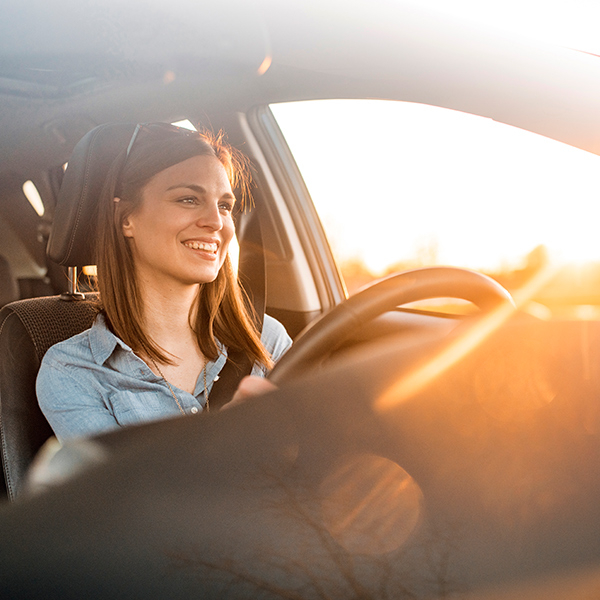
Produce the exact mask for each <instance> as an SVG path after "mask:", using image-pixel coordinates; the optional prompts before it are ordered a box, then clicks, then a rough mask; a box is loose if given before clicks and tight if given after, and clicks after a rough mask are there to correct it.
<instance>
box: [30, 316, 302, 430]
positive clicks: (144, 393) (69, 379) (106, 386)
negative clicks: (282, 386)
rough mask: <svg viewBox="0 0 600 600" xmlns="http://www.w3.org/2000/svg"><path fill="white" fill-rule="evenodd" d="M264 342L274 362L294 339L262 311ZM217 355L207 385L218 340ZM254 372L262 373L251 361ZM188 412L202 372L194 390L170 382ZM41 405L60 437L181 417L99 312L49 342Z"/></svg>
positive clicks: (199, 391) (164, 388) (159, 382)
mask: <svg viewBox="0 0 600 600" xmlns="http://www.w3.org/2000/svg"><path fill="white" fill-rule="evenodd" d="M261 337H262V342H263V344H264V346H265V348H266V350H267V352H269V354H271V356H272V358H273V361H275V362H276V361H277V360H279V358H281V356H282V355H283V354H284V353H285V351H286V350H287V349H288V348H289V347H290V345H291V343H292V341H291V339H290V337H289V336H288V334H287V333H286V331H285V329H284V327H283V325H281V323H279V322H278V321H276V320H275V319H273V318H271V317H269V316H268V315H265V320H264V325H263V331H262V336H261ZM220 351H221V353H220V354H219V357H218V358H217V359H216V360H215V361H211V362H208V363H207V365H206V387H207V391H208V393H209V397H210V390H211V389H212V386H213V383H214V382H215V381H216V380H217V379H218V375H219V373H220V372H221V369H222V368H223V367H224V366H225V363H226V361H227V349H226V348H225V346H223V345H222V344H221V345H220ZM252 375H258V376H263V377H264V376H265V375H266V371H265V369H264V368H263V367H261V366H259V365H257V364H255V365H254V367H253V369H252ZM172 388H173V391H174V393H175V394H176V395H177V398H178V400H179V403H180V404H181V406H182V408H183V410H184V412H185V413H186V414H196V413H198V412H200V411H202V410H203V408H204V405H205V399H204V377H203V374H202V373H200V375H199V376H198V379H197V381H196V386H195V389H194V393H193V394H190V393H189V392H186V391H184V390H180V389H179V388H177V387H175V386H172ZM36 390H37V397H38V402H39V405H40V408H41V409H42V412H43V413H44V415H45V417H46V419H47V420H48V422H49V423H50V426H51V427H52V429H53V430H54V433H55V434H56V436H57V437H58V439H59V440H61V441H62V440H66V439H68V438H73V437H81V436H88V435H96V434H99V433H102V432H105V431H109V430H111V429H115V428H117V427H119V426H127V425H136V424H140V423H146V422H148V421H154V420H158V419H165V418H169V417H176V416H181V411H180V410H179V407H178V406H177V403H176V402H175V399H174V398H173V395H172V394H171V391H170V390H169V387H168V385H167V383H166V382H165V380H164V379H163V378H162V377H159V376H157V375H155V374H154V373H153V372H152V371H151V370H150V368H149V367H148V365H147V364H146V363H145V362H144V361H143V360H142V359H141V358H139V357H138V356H137V355H136V354H134V353H133V351H132V350H131V348H130V347H129V346H127V344H125V343H124V342H123V341H122V340H121V339H119V338H118V337H117V336H116V335H114V334H113V333H112V332H111V331H110V330H109V329H108V327H107V326H106V321H105V319H104V316H103V315H101V314H100V315H98V316H97V317H96V320H95V321H94V323H93V325H92V327H91V328H90V329H88V330H86V331H84V332H82V333H80V334H78V335H75V336H74V337H72V338H70V339H68V340H65V341H64V342H60V343H58V344H55V345H54V346H52V347H51V348H50V349H49V350H48V352H46V355H45V356H44V359H43V360H42V364H41V366H40V370H39V373H38V377H37V382H36Z"/></svg>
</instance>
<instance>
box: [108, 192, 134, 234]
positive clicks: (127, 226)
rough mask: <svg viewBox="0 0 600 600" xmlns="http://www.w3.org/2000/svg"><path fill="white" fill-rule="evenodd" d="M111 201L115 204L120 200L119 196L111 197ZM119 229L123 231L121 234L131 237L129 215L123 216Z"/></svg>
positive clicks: (131, 230)
mask: <svg viewBox="0 0 600 600" xmlns="http://www.w3.org/2000/svg"><path fill="white" fill-rule="evenodd" d="M113 202H114V203H115V204H117V203H118V202H121V198H113ZM121 229H122V231H123V235H124V236H125V237H130V238H132V237H133V225H132V224H131V221H130V219H129V217H125V218H124V219H123V224H122V225H121Z"/></svg>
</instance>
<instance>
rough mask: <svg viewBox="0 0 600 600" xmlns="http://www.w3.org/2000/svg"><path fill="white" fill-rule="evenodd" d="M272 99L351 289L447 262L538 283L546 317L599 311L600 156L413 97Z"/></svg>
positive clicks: (511, 281) (532, 305)
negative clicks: (599, 229)
mask: <svg viewBox="0 0 600 600" xmlns="http://www.w3.org/2000/svg"><path fill="white" fill-rule="evenodd" d="M272 110H273V113H274V114H275V117H276V119H277V120H278V122H279V124H280V127H281V128H282V131H283V133H284V135H285V137H286V139H287V141H288V143H289V145H290V147H291V150H292V152H293V154H294V156H295V158H296V161H297V163H298V166H299V168H300V170H301V172H302V174H303V177H304V179H305V182H306V184H307V186H308V189H309V191H310V193H311V196H312V198H313V201H314V203H315V206H316V208H317V211H318V212H319V214H320V217H321V220H322V223H323V226H324V228H325V230H326V233H327V236H328V238H329V241H330V244H331V247H332V250H333V252H334V255H335V257H336V260H337V261H338V264H339V267H340V269H341V271H342V274H343V277H344V279H345V283H346V285H347V288H348V290H349V292H350V293H353V292H354V291H356V290H357V289H358V288H360V287H361V286H362V285H364V284H365V283H368V282H369V281H372V280H373V279H376V278H379V277H382V276H385V275H387V274H390V273H392V272H396V271H403V270H407V269H412V268H419V267H426V266H433V265H450V266H458V267H466V268H470V269H475V270H479V271H483V272H485V273H487V274H489V275H491V276H492V277H494V278H495V279H497V280H498V281H499V282H500V283H502V284H503V285H504V286H506V287H507V288H508V289H509V290H510V291H512V292H513V293H517V292H518V291H519V290H522V289H523V286H525V285H526V284H527V285H529V286H530V287H529V288H528V289H527V294H529V298H528V300H527V302H526V308H527V310H529V311H530V312H532V313H535V314H536V315H537V316H544V317H549V316H569V317H573V316H575V317H576V316H578V315H584V314H585V315H588V316H589V315H590V314H591V313H590V311H595V309H596V305H600V243H598V241H597V231H596V230H597V223H598V218H599V217H600V198H599V190H598V182H599V181H600V157H598V156H596V155H592V154H590V153H587V152H584V151H582V150H579V149H576V148H573V147H571V146H567V145H565V144H562V143H559V142H556V141H555V140H550V139H548V138H544V137H542V136H539V135H536V134H533V133H531V132H528V131H524V130H521V129H517V128H514V127H510V126H507V125H504V124H501V123H497V122H495V121H492V120H491V119H486V118H482V117H478V116H474V115H470V114H465V113H461V112H457V111H451V110H447V109H442V108H439V107H432V106H425V105H420V104H414V103H403V102H383V101H371V100H364V101H357V100H345V101H314V102H301V103H290V104H280V105H275V106H273V107H272ZM534 277H535V278H536V279H535V286H536V288H537V289H530V288H531V282H532V279H533V278H534ZM596 281H597V282H598V283H596ZM582 306H583V307H585V308H583V309H582V308H581V307H582ZM586 318H587V317H586Z"/></svg>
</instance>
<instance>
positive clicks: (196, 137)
mask: <svg viewBox="0 0 600 600" xmlns="http://www.w3.org/2000/svg"><path fill="white" fill-rule="evenodd" d="M246 172H247V170H246V168H245V163H244V161H243V160H242V157H241V156H240V155H239V154H238V153H237V152H235V151H234V150H233V149H232V148H230V147H229V146H227V145H226V144H225V143H224V142H223V141H222V139H221V138H220V137H217V138H215V137H214V136H210V135H208V134H202V135H201V134H199V133H197V132H191V131H188V130H186V129H181V128H178V127H174V126H171V125H167V124H163V123H154V124H146V125H138V126H137V127H136V129H135V132H134V134H133V136H132V138H131V141H130V143H129V146H128V147H127V149H123V151H122V153H121V154H120V155H119V156H118V157H117V158H116V159H115V161H114V162H113V165H112V167H111V169H110V171H109V173H107V179H106V183H105V186H104V189H103V192H102V194H101V197H100V198H99V202H98V215H97V224H98V228H97V245H96V259H97V269H98V288H99V292H100V301H101V312H100V313H99V315H98V316H97V318H96V320H95V321H94V324H93V326H92V327H91V329H89V330H87V331H84V332H83V333H81V334H79V335H76V336H74V337H73V338H71V339H69V340H66V341H64V342H61V343H59V344H56V345H55V346H53V347H52V348H50V350H49V351H48V352H47V353H46V355H45V357H44V360H43V361H42V365H41V367H40V371H39V375H38V380H37V394H38V400H39V404H40V407H41V409H42V411H43V412H44V414H45V416H46V418H47V419H48V422H49V423H50V425H51V426H52V428H53V430H54V432H55V434H56V435H57V437H58V438H59V439H61V440H65V439H67V438H71V437H77V436H86V435H94V434H98V433H101V432H103V431H107V430H110V429H113V428H116V427H118V426H126V425H132V424H138V423H143V422H146V421H151V420H155V419H161V418H167V417H171V416H177V415H183V414H195V413H198V412H199V411H202V410H207V409H208V408H209V407H210V391H211V389H212V385H213V383H214V382H215V380H216V379H217V377H218V374H219V372H220V371H221V369H222V368H223V366H224V365H225V362H226V359H227V349H228V348H229V349H235V350H238V351H242V352H243V353H245V355H246V356H248V357H249V358H250V359H251V361H252V362H253V363H254V368H253V371H252V374H253V375H254V376H264V375H265V374H266V373H267V371H268V369H269V368H270V367H271V366H272V364H273V361H276V360H278V359H279V358H280V357H281V355H282V354H283V353H284V352H285V351H286V350H287V348H288V347H289V346H290V344H291V340H290V338H289V336H288V335H287V333H286V332H285V330H284V328H283V326H282V325H281V324H280V323H278V322H277V321H275V320H274V319H272V318H270V317H268V316H265V320H264V325H263V330H262V336H261V335H259V333H258V332H257V330H256V327H255V325H254V322H253V320H252V318H251V315H250V314H249V309H248V308H247V303H246V302H245V298H244V296H243V295H242V292H241V291H240V288H239V286H238V284H237V280H236V277H235V274H234V272H233V269H232V267H231V262H230V259H229V256H228V252H227V251H228V248H229V243H230V242H231V239H232V238H233V235H234V223H233V216H232V213H233V209H234V205H235V203H236V198H235V196H234V194H233V189H234V188H235V187H236V185H238V184H239V185H240V187H241V188H242V190H246V189H247V179H246ZM263 385H264V383H263ZM240 387H241V390H240V395H241V396H244V395H247V394H251V393H253V392H254V391H257V390H258V391H260V389H261V388H262V386H261V385H260V382H258V381H257V380H256V377H255V378H252V379H250V380H248V381H245V382H244V384H243V385H242V386H240Z"/></svg>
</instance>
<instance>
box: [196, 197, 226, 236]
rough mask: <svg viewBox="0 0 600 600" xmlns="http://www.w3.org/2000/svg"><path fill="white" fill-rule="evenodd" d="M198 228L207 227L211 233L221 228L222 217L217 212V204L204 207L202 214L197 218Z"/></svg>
mask: <svg viewBox="0 0 600 600" xmlns="http://www.w3.org/2000/svg"><path fill="white" fill-rule="evenodd" d="M197 223H198V226H199V227H208V228H210V229H212V230H213V231H219V230H220V229H222V228H223V215H221V211H220V210H219V206H218V204H216V203H215V204H210V205H207V206H205V207H204V210H203V211H202V214H200V215H199V216H198V221H197Z"/></svg>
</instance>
